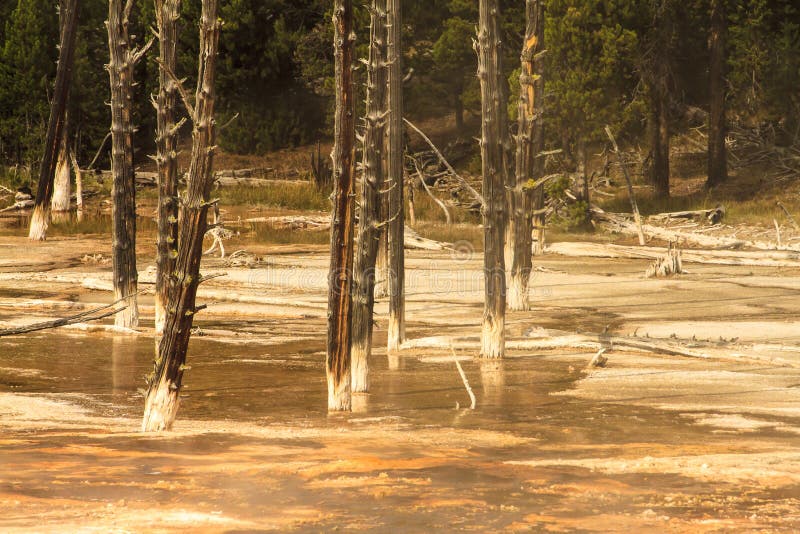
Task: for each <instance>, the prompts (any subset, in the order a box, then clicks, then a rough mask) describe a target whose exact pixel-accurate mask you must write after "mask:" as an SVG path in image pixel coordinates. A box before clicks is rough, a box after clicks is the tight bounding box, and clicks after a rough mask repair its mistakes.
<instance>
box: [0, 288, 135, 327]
mask: <svg viewBox="0 0 800 534" xmlns="http://www.w3.org/2000/svg"><path fill="white" fill-rule="evenodd" d="M128 298H129V297H125V298H123V299H119V300H116V301H114V302H112V303H111V304H107V305H105V306H100V307H99V308H94V309H91V310H87V311H84V312H81V313H78V314H75V315H71V316H69V317H63V318H61V319H54V320H52V321H45V322H42V323H35V324H31V325H27V326H20V327H17V328H6V329H2V330H0V337H5V336H17V335H20V334H29V333H31V332H38V331H40V330H49V329H51V328H59V327H61V326H67V325H71V324H76V323H84V322H87V321H99V320H100V319H105V318H106V317H111V316H112V315H116V314H117V313H119V312H121V311H122V310H124V309H125V308H127V306H122V307H121V308H115V309H113V310H111V311H108V312H105V313H101V314H100V315H95V314H96V313H99V312H102V311H103V310H107V309H109V308H113V307H114V306H116V305H117V304H119V303H120V302H122V301H124V300H127V299H128Z"/></svg>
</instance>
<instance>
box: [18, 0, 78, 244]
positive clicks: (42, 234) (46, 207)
mask: <svg viewBox="0 0 800 534" xmlns="http://www.w3.org/2000/svg"><path fill="white" fill-rule="evenodd" d="M61 9H62V12H61V19H62V24H61V27H62V31H61V42H60V47H59V55H58V56H59V57H58V68H57V69H56V85H55V89H54V91H53V101H52V103H51V104H50V120H49V121H48V124H47V137H46V139H45V144H44V156H43V157H42V166H41V167H40V169H39V187H38V189H37V190H36V204H35V206H34V209H33V216H32V217H31V226H30V230H29V232H28V238H29V239H31V240H33V241H44V239H45V238H46V237H47V225H48V224H49V222H50V203H51V202H52V198H53V182H54V180H55V172H56V165H57V163H58V153H59V147H60V145H61V140H62V137H63V136H64V130H65V128H64V123H65V121H66V114H67V98H68V95H69V86H70V83H71V80H72V66H73V64H74V60H75V37H76V33H77V28H78V0H65V1H64V2H63V4H62V5H61Z"/></svg>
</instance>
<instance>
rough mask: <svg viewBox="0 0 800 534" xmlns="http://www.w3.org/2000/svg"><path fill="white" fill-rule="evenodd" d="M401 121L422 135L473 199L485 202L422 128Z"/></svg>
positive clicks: (482, 203)
mask: <svg viewBox="0 0 800 534" xmlns="http://www.w3.org/2000/svg"><path fill="white" fill-rule="evenodd" d="M403 122H405V123H406V124H407V125H408V126H409V127H410V128H411V129H412V130H414V131H415V132H417V133H418V134H419V135H420V137H422V138H423V139H424V140H425V142H426V143H428V145H429V146H430V147H431V149H433V151H434V153H436V155H437V156H438V157H439V159H440V160H441V162H442V164H444V166H445V167H446V168H447V170H448V171H449V172H450V174H451V175H452V176H453V177H454V178H455V179H456V180H458V182H459V183H460V184H461V187H462V188H464V189H466V190H467V191H469V193H470V194H471V195H472V196H473V197H474V198H475V200H477V201H478V202H479V203H480V205H481V206H484V205H485V204H486V201H485V200H484V199H483V196H481V194H480V193H478V191H476V190H475V188H474V187H472V186H471V185H469V182H467V181H466V180H465V179H464V178H462V177H461V176H460V175H459V174H458V173H457V172H456V171H455V169H453V166H452V165H450V163H448V161H447V160H446V159H445V157H444V156H443V155H442V153H441V151H440V150H439V149H438V148H436V145H434V144H433V141H431V140H430V138H429V137H428V136H427V135H425V133H424V132H423V131H422V130H420V129H419V128H417V127H416V126H414V123H412V122H411V121H409V120H408V119H403Z"/></svg>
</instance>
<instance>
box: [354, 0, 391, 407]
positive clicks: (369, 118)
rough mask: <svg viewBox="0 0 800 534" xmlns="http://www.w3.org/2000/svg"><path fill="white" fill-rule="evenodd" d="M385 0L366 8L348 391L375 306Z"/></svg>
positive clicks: (359, 386) (363, 356) (357, 387)
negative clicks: (363, 113) (363, 114)
mask: <svg viewBox="0 0 800 534" xmlns="http://www.w3.org/2000/svg"><path fill="white" fill-rule="evenodd" d="M383 3H384V2H382V1H380V0H373V2H372V6H371V8H370V12H371V18H370V48H369V61H368V62H367V115H366V117H365V118H364V123H365V128H364V160H363V169H364V174H363V178H362V180H361V190H360V194H359V201H360V212H359V219H358V245H357V250H356V256H355V267H354V271H353V325H352V350H351V354H352V380H353V381H352V391H353V392H354V393H363V392H366V391H369V356H370V352H371V351H372V314H373V309H374V307H375V263H376V260H377V257H378V248H379V246H380V238H381V230H380V229H381V215H382V212H383V210H382V209H381V204H382V202H381V200H382V195H381V189H382V188H383V178H384V172H383V145H384V125H385V113H384V109H385V95H386V62H385V61H384V57H385V55H386V54H385V48H386V13H385V12H384V8H383V6H382V5H380V4H383Z"/></svg>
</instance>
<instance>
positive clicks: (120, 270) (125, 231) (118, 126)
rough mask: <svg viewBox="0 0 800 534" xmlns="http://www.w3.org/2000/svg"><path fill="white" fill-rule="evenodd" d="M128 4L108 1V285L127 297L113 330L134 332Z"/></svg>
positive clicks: (135, 281) (133, 189) (116, 294)
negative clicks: (110, 236) (110, 276)
mask: <svg viewBox="0 0 800 534" xmlns="http://www.w3.org/2000/svg"><path fill="white" fill-rule="evenodd" d="M131 7H132V0H128V2H126V4H125V5H124V6H123V3H122V0H109V2H108V49H109V53H110V57H111V61H110V63H109V64H108V73H109V78H110V83H111V174H112V176H113V186H112V192H111V196H112V198H113V203H112V233H113V253H112V266H113V272H114V274H113V281H114V297H115V298H116V299H121V298H125V297H130V298H129V300H128V301H127V308H126V309H125V311H123V312H122V313H120V314H118V315H117V316H116V320H115V323H116V325H117V326H122V327H126V328H135V327H136V326H138V324H139V309H138V304H137V298H136V293H137V291H138V289H137V284H138V273H137V271H136V183H135V182H136V179H135V175H134V169H133V122H132V117H131V114H132V111H133V110H132V107H133V102H132V98H133V65H134V54H133V52H132V50H131V41H130V35H129V34H128V17H129V14H130V10H131Z"/></svg>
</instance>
